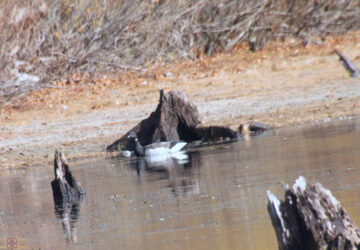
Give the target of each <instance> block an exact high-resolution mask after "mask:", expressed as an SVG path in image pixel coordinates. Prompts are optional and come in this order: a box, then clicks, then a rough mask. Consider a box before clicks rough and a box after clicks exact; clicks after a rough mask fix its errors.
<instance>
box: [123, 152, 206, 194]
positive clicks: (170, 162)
mask: <svg viewBox="0 0 360 250" xmlns="http://www.w3.org/2000/svg"><path fill="white" fill-rule="evenodd" d="M130 166H131V167H133V168H134V162H133V165H131V164H130ZM200 166H201V157H200V153H199V152H198V151H196V152H188V153H182V155H181V156H180V157H168V158H166V159H163V160H161V161H154V160H153V159H151V158H147V157H138V158H136V160H135V169H136V172H137V174H138V176H139V177H141V176H142V175H143V174H144V173H149V174H153V175H160V176H161V178H165V179H167V180H168V182H169V185H168V186H169V187H170V188H171V190H172V192H173V194H174V196H175V197H179V196H180V195H188V194H198V193H199V192H200V190H199V180H198V177H199V168H200ZM140 181H141V178H140Z"/></svg>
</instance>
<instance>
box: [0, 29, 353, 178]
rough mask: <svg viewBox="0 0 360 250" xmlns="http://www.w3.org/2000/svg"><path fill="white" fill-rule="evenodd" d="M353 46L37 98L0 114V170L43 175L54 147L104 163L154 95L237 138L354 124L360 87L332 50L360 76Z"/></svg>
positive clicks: (222, 62) (244, 59)
mask: <svg viewBox="0 0 360 250" xmlns="http://www.w3.org/2000/svg"><path fill="white" fill-rule="evenodd" d="M359 37H360V36H359V35H356V36H355V37H352V39H353V40H350V41H346V40H344V41H343V42H342V43H338V44H335V45H333V46H330V45H329V46H324V47H320V48H319V47H318V48H316V49H313V48H304V49H303V50H299V48H292V49H289V50H283V49H281V48H269V49H267V50H266V49H265V50H263V51H260V52H256V53H250V52H248V51H245V50H239V51H236V53H235V52H234V53H231V54H219V55H217V56H215V57H213V58H205V59H203V60H200V61H199V62H186V63H180V64H178V65H170V66H168V67H163V68H159V69H155V70H153V71H152V72H150V73H148V75H147V76H143V75H142V76H141V77H138V78H136V77H135V78H134V77H133V76H131V78H129V79H127V80H124V78H121V77H112V78H104V79H103V80H101V81H99V82H98V83H96V84H93V85H89V84H86V83H84V84H81V83H74V84H63V85H61V83H60V84H59V85H61V86H62V87H61V88H59V89H54V88H53V89H47V90H42V91H38V92H33V93H31V94H29V96H27V97H26V98H25V99H22V100H21V101H20V100H19V102H18V103H17V104H14V105H13V106H11V107H7V108H3V109H1V110H0V124H1V125H0V131H1V133H0V170H7V169H19V168H26V167H29V166H35V167H39V166H48V165H49V162H51V161H52V159H53V154H54V149H55V148H56V147H58V146H63V147H64V148H65V152H66V154H67V155H68V158H69V159H70V160H71V159H72V158H81V157H83V156H84V157H85V156H91V155H101V154H105V152H104V149H105V147H106V145H109V144H110V143H112V142H113V141H114V140H116V139H118V138H119V137H120V136H121V135H122V134H124V133H125V132H126V131H127V130H128V129H130V128H131V127H132V126H134V125H136V124H137V123H138V122H139V121H141V120H142V119H144V118H146V117H147V116H148V115H149V114H150V113H151V112H152V111H153V110H154V109H155V107H156V105H157V103H158V98H159V92H158V89H159V88H162V89H165V90H166V91H168V90H180V91H183V92H184V93H185V94H186V95H187V97H188V99H189V100H190V101H192V102H193V103H195V105H197V107H198V111H199V114H200V120H201V121H202V124H203V125H227V126H230V127H231V128H233V129H237V127H238V126H239V125H240V124H241V123H248V122H251V121H257V122H261V123H265V124H268V125H270V126H272V127H274V128H281V127H289V126H298V125H303V124H310V123H313V122H324V121H330V120H335V119H344V118H348V117H353V118H355V119H357V117H358V115H359V114H360V80H359V79H350V78H349V77H348V75H347V73H346V71H345V70H344V68H343V67H342V66H341V64H340V63H339V62H338V58H337V56H336V55H335V54H334V53H333V49H334V48H337V49H341V51H343V52H344V53H345V54H346V55H349V58H350V59H351V60H353V62H354V63H355V64H356V65H358V66H360V57H359V55H360V46H359V43H358V40H359ZM311 50H312V51H313V53H311ZM314 51H315V52H314ZM120 78H121V79H120ZM124 81H125V82H126V83H124ZM1 172H3V171H1Z"/></svg>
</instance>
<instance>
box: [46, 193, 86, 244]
mask: <svg viewBox="0 0 360 250" xmlns="http://www.w3.org/2000/svg"><path fill="white" fill-rule="evenodd" d="M53 198H54V210H55V215H56V217H57V218H58V219H59V220H61V224H62V228H63V230H64V236H65V239H66V242H67V243H68V244H70V243H73V244H76V243H77V230H76V222H77V220H78V219H79V216H80V209H81V203H82V202H83V200H84V198H85V195H82V196H80V197H76V198H72V199H69V198H63V199H61V198H60V199H59V198H55V197H53Z"/></svg>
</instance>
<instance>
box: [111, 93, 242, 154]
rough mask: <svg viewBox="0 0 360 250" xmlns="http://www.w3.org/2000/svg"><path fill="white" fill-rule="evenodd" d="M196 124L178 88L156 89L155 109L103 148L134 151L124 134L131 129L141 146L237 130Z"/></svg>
mask: <svg viewBox="0 0 360 250" xmlns="http://www.w3.org/2000/svg"><path fill="white" fill-rule="evenodd" d="M199 125H200V119H199V113H198V110H197V108H196V106H195V105H194V104H193V103H191V102H189V101H188V100H187V98H186V96H185V94H184V93H183V92H181V91H169V92H164V91H163V90H160V100H159V104H158V106H157V107H156V110H155V111H154V112H152V113H151V114H150V116H149V117H148V118H146V119H144V120H142V121H141V122H140V123H138V124H137V125H136V126H135V127H133V128H132V129H130V130H129V131H128V132H127V133H126V134H125V135H124V136H122V137H121V138H120V139H118V140H116V141H115V142H114V143H112V144H111V145H109V146H108V147H107V148H106V150H107V151H115V150H134V144H133V142H132V140H129V138H128V135H129V133H130V132H131V131H134V132H135V133H136V134H137V136H138V139H139V141H140V143H141V144H142V145H148V144H151V143H154V142H159V141H179V140H182V141H186V142H191V141H196V140H202V139H207V140H211V139H214V138H215V137H216V138H220V137H222V138H225V137H228V138H231V139H234V138H237V137H238V133H237V132H235V131H233V130H231V129H230V128H228V127H223V126H211V127H198V126H199Z"/></svg>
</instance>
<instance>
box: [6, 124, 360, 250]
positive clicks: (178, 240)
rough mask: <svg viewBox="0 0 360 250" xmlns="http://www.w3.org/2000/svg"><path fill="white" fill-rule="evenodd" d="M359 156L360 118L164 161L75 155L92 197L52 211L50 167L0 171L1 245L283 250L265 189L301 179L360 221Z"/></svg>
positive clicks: (82, 180)
mask: <svg viewBox="0 0 360 250" xmlns="http://www.w3.org/2000/svg"><path fill="white" fill-rule="evenodd" d="M359 152H360V123H359V122H358V121H355V120H347V121H341V122H332V123H325V124H324V123H323V124H318V125H312V126H305V127H301V128H300V127H297V128H292V129H287V130H276V131H269V132H267V133H265V134H263V135H260V136H255V137H250V138H247V139H246V140H241V141H238V142H233V143H225V144H219V145H212V146H206V147H199V148H196V149H193V150H192V151H191V152H189V153H188V160H187V161H180V162H179V161H176V160H169V161H167V162H166V164H163V165H165V166H160V165H158V166H151V165H149V164H147V163H146V162H143V161H138V160H137V159H136V158H134V157H132V158H121V157H110V156H109V157H106V158H105V157H97V158H92V159H87V160H81V161H76V162H74V161H71V159H69V160H70V168H71V169H72V171H73V173H74V175H75V176H76V178H77V179H78V180H79V181H80V183H81V184H82V187H83V188H84V189H85V190H86V193H87V194H86V197H85V198H84V199H83V200H82V201H79V202H77V203H72V204H60V206H57V207H56V208H55V207H54V202H53V197H52V190H51V186H50V182H51V181H52V179H53V175H54V173H53V168H52V166H50V165H49V166H48V168H30V169H26V170H16V171H10V172H8V173H3V174H2V175H1V176H0V192H1V196H0V248H4V246H6V244H10V243H11V244H15V243H16V244H18V248H20V247H21V246H26V247H29V248H35V249H37V248H41V249H68V248H80V249H90V248H92V249H110V248H115V249H277V241H276V236H275V232H274V230H273V227H272V225H271V221H270V218H269V216H268V213H267V210H266V204H267V197H266V190H271V191H272V192H273V193H275V194H278V195H279V196H280V197H281V198H283V192H282V188H281V183H289V184H293V182H294V180H295V179H296V178H297V177H298V176H299V175H303V176H304V177H306V178H307V180H308V181H318V182H321V183H322V184H323V185H324V186H325V187H327V188H329V189H330V190H331V191H332V193H333V194H334V196H335V197H336V198H337V199H339V200H340V202H341V204H342V205H343V207H345V209H346V210H347V211H348V213H349V214H350V216H351V218H352V219H353V220H354V221H355V222H356V223H357V224H358V225H360V182H359V177H360V154H359ZM65 153H66V152H65ZM9 238H13V239H15V243H14V241H12V242H11V241H10V243H9V242H8V240H9ZM10 240H11V239H10Z"/></svg>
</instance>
